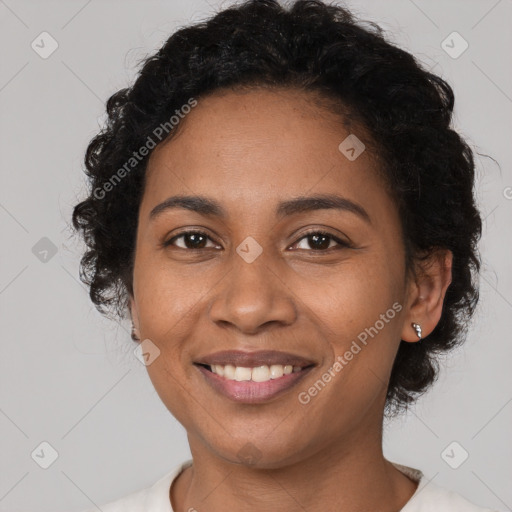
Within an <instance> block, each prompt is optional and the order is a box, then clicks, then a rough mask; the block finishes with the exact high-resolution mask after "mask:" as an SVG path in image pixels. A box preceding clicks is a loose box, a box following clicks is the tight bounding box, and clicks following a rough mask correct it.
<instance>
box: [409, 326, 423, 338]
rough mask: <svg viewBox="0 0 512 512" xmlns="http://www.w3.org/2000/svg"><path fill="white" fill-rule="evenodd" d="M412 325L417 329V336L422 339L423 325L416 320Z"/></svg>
mask: <svg viewBox="0 0 512 512" xmlns="http://www.w3.org/2000/svg"><path fill="white" fill-rule="evenodd" d="M411 325H412V328H413V329H414V330H415V331H416V336H418V339H419V340H421V325H420V324H416V323H414V322H413V323H412V324H411Z"/></svg>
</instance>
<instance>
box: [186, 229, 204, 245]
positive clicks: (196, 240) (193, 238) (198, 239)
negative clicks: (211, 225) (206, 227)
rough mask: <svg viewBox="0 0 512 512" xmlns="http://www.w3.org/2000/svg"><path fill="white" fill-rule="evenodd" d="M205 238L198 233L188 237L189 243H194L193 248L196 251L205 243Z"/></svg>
mask: <svg viewBox="0 0 512 512" xmlns="http://www.w3.org/2000/svg"><path fill="white" fill-rule="evenodd" d="M204 238H205V237H204V236H202V235H200V234H198V233H191V234H190V235H187V241H188V242H190V241H191V242H192V243H191V245H192V246H193V248H194V249H197V248H198V247H199V246H202V245H201V244H203V243H204ZM201 239H202V240H201Z"/></svg>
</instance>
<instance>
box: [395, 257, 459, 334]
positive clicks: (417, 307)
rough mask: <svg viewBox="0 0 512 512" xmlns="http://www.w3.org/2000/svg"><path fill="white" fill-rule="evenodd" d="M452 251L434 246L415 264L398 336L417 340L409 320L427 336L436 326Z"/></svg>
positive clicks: (449, 281)
mask: <svg viewBox="0 0 512 512" xmlns="http://www.w3.org/2000/svg"><path fill="white" fill-rule="evenodd" d="M452 262H453V253H452V252H451V251H450V250H448V249H438V250H436V251H434V252H432V253H431V254H429V256H428V257H427V258H426V259H424V260H421V261H419V262H418V263H417V265H416V271H414V272H412V274H413V275H411V277H410V279H409V290H408V307H407V311H406V315H405V317H404V325H403V328H402V335H401V338H402V340H403V341H407V342H410V343H413V342H416V341H419V338H418V335H417V334H416V331H415V330H414V328H413V327H412V325H411V324H412V323H416V324H419V325H420V327H421V331H422V333H421V337H422V338H425V337H427V336H428V335H429V334H430V333H431V332H432V331H433V330H434V329H435V327H436V325H437V324H438V322H439V319H440V318H441V313H442V311H443V302H444V298H445V295H446V290H447V289H448V286H449V285H450V283H451V282H452Z"/></svg>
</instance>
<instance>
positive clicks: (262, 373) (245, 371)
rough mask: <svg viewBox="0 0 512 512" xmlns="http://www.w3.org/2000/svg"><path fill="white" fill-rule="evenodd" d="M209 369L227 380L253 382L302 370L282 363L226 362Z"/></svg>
mask: <svg viewBox="0 0 512 512" xmlns="http://www.w3.org/2000/svg"><path fill="white" fill-rule="evenodd" d="M210 369H211V371H212V372H213V373H216V374H217V375H220V376H221V377H224V378H225V379H228V380H236V381H244V380H252V381H253V382H267V381H269V380H272V379H279V378H280V377H282V376H283V375H289V374H290V373H297V372H300V371H301V370H302V368H301V367H300V366H292V365H285V366H283V365H282V364H273V365H271V366H267V365H263V366H257V367H255V368H246V367H243V366H233V365H232V364H227V365H226V366H222V365H220V364H214V365H212V366H210Z"/></svg>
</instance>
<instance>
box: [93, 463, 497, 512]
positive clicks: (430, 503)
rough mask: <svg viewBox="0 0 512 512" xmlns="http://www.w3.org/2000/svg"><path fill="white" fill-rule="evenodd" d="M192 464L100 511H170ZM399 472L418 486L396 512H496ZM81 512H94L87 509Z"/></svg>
mask: <svg viewBox="0 0 512 512" xmlns="http://www.w3.org/2000/svg"><path fill="white" fill-rule="evenodd" d="M191 464H192V459H190V460H187V461H185V462H183V463H182V464H180V465H178V466H177V467H175V468H174V469H173V470H172V471H170V472H169V473H167V474H166V475H164V476H163V477H162V478H160V480H158V481H157V482H156V483H155V484H153V485H152V486H151V487H147V488H145V489H142V490H140V491H137V492H134V493H132V494H129V495H128V496H125V497H124V498H121V499H120V500H116V501H113V502H110V503H107V504H106V505H103V506H101V510H102V511H103V512H173V509H172V507H171V502H170V499H169V490H170V488H171V484H172V482H173V481H174V479H175V478H176V477H177V476H178V475H179V474H180V473H181V471H182V470H183V469H185V468H186V467H188V466H190V465H191ZM392 464H393V465H394V466H395V467H396V468H397V469H398V470H399V471H401V472H402V473H404V474H405V475H407V476H408V477H409V478H411V479H412V480H414V481H415V482H417V483H418V488H417V489H416V491H415V493H414V494H413V495H412V496H411V499H410V500H409V501H408V502H407V503H406V505H405V507H403V508H402V510H401V511H400V512H497V511H492V510H491V509H489V508H481V507H478V506H476V505H474V504H473V503H470V502H469V501H467V500H466V499H465V498H463V497H462V496H461V495H460V494H457V493H456V492H453V491H449V490H447V489H444V488H443V487H440V486H438V485H436V484H434V483H433V482H429V481H428V480H427V479H426V478H425V476H424V475H423V473H422V472H421V471H419V470H418V469H413V468H410V467H408V466H403V465H401V464H397V463H394V462H393V463H392ZM84 512H97V509H89V510H85V511H84Z"/></svg>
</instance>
